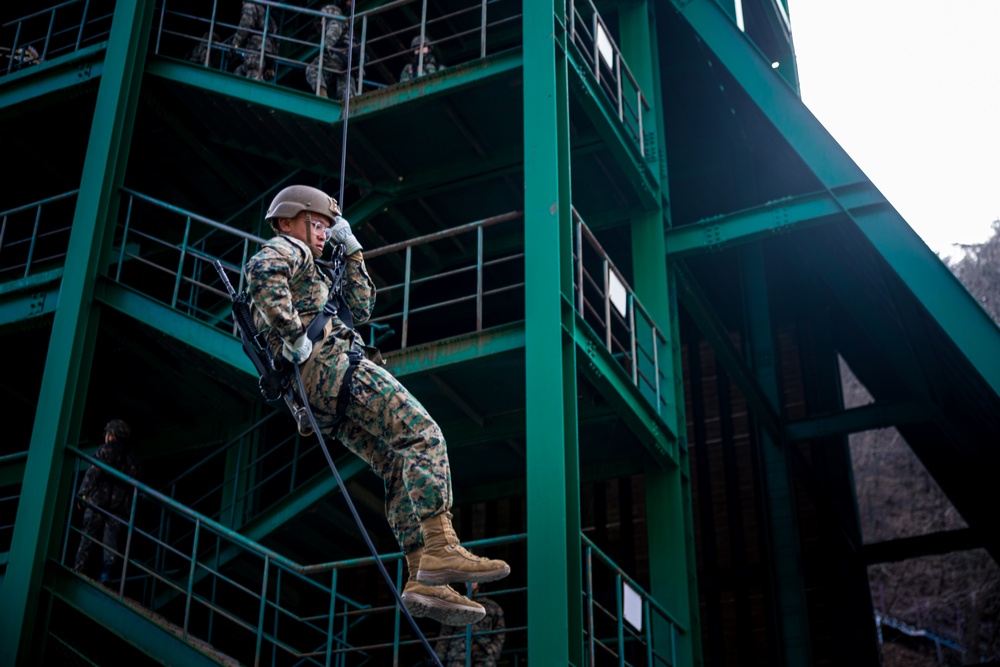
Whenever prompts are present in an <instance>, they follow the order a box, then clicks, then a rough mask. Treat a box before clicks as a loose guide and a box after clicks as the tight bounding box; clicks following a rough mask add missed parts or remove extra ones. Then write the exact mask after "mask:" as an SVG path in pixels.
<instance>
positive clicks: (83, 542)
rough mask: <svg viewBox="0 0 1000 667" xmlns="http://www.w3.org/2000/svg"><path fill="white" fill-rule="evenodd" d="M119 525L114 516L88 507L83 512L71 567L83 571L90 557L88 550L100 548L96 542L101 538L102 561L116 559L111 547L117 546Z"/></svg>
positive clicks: (115, 547)
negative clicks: (78, 538)
mask: <svg viewBox="0 0 1000 667" xmlns="http://www.w3.org/2000/svg"><path fill="white" fill-rule="evenodd" d="M120 527H121V525H120V524H119V523H118V521H116V520H115V519H114V518H112V517H109V516H105V515H104V514H102V513H101V512H99V511H97V510H95V509H92V508H90V507H88V508H87V509H86V511H84V513H83V527H82V529H81V530H82V531H83V534H82V535H80V547H79V548H78V549H77V550H76V561H75V563H74V564H73V569H74V570H76V571H77V572H83V571H84V569H85V568H86V567H87V561H88V559H89V558H90V550H91V549H92V548H94V547H95V546H96V547H97V548H101V545H100V544H99V543H98V542H97V540H98V539H100V540H102V541H103V543H104V544H105V545H107V546H106V547H104V549H103V551H104V562H105V563H113V562H115V561H116V560H117V557H116V556H115V552H114V551H112V549H117V548H118V531H119V528H120Z"/></svg>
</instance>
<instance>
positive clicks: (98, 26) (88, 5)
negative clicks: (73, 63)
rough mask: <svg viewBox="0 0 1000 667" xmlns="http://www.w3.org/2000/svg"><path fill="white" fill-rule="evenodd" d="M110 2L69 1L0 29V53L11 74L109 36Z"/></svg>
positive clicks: (112, 4)
mask: <svg viewBox="0 0 1000 667" xmlns="http://www.w3.org/2000/svg"><path fill="white" fill-rule="evenodd" d="M113 13H114V2H110V1H109V0H102V1H97V0H69V1H68V2H62V3H59V4H57V5H54V6H52V7H49V8H47V9H43V10H41V11H37V12H33V13H31V14H28V15H26V16H22V17H21V18H18V19H15V20H13V21H8V22H7V23H4V24H3V26H0V50H2V51H3V53H4V57H5V58H6V59H7V63H6V64H5V65H4V68H3V72H4V73H5V74H10V73H11V72H13V71H15V70H19V69H23V68H24V67H29V66H31V65H37V64H39V63H42V62H44V61H46V60H52V59H53V58H57V57H59V56H62V55H65V54H67V53H73V52H74V51H78V50H80V49H81V48H83V47H84V46H89V45H91V44H96V43H99V42H103V41H105V40H107V39H108V35H109V34H110V33H111V18H112V16H113Z"/></svg>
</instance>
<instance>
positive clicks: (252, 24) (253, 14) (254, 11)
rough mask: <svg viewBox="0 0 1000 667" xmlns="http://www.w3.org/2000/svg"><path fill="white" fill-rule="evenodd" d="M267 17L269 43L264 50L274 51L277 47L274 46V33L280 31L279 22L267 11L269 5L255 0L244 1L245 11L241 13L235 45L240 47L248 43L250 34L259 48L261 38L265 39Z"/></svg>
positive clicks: (234, 38) (234, 40)
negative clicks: (260, 3) (252, 0)
mask: <svg viewBox="0 0 1000 667" xmlns="http://www.w3.org/2000/svg"><path fill="white" fill-rule="evenodd" d="M265 19H267V42H268V43H267V44H266V45H265V46H264V50H265V51H267V52H268V53H273V52H274V51H275V50H276V49H274V48H273V45H274V40H273V37H272V36H273V35H274V34H275V33H276V32H278V24H277V23H275V21H274V18H273V17H270V16H269V15H268V13H267V7H265V6H264V5H258V4H256V3H254V2H244V3H243V12H242V13H241V14H240V27H239V29H238V30H237V31H236V34H235V35H233V47H234V48H237V49H238V48H240V47H241V46H243V44H245V43H247V37H248V36H249V37H250V39H251V40H254V38H256V39H255V40H254V41H255V42H256V44H255V46H257V47H258V48H259V45H260V40H262V39H264V34H263V33H264V22H265Z"/></svg>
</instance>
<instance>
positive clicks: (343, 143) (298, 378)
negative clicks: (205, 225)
mask: <svg viewBox="0 0 1000 667" xmlns="http://www.w3.org/2000/svg"><path fill="white" fill-rule="evenodd" d="M347 30H348V34H349V37H348V40H347V85H346V86H344V127H343V134H342V135H341V140H340V192H339V197H338V199H337V202H338V203H339V204H340V210H341V211H344V210H346V208H347V207H346V205H345V204H344V182H345V180H346V176H347V123H348V120H349V119H350V109H351V97H352V93H353V92H354V91H353V89H352V88H353V87H352V84H351V68H352V67H353V63H352V60H353V55H354V3H353V2H352V3H351V16H350V19H349V21H348V24H347ZM358 74H359V81H358V83H359V84H360V83H361V81H360V72H359V73H358ZM292 365H293V366H294V367H295V382H296V384H297V385H298V390H299V395H300V396H301V397H302V405H303V407H304V408H305V410H306V415H308V417H309V423H310V425H312V428H313V433H315V434H316V439H317V440H318V441H319V445H320V448H321V449H322V450H323V456H324V457H326V462H327V463H328V464H329V466H330V470H332V471H333V477H334V479H336V480H337V485H338V486H339V487H340V490H341V492H342V493H343V496H344V501H345V502H346V503H347V508H348V509H349V510H350V512H351V516H353V517H354V522H355V523H356V524H357V526H358V530H359V531H360V532H361V536H362V537H363V538H364V540H365V544H367V545H368V551H370V552H371V555H372V558H374V559H375V564H376V565H377V566H378V569H379V572H381V573H382V578H384V579H385V583H386V584H387V585H388V586H389V590H390V591H392V595H393V597H395V598H396V604H397V605H398V606H399V609H400V611H402V613H403V616H405V617H406V620H407V622H408V623H409V624H410V627H412V628H413V631H414V632H416V633H417V637H419V638H420V643H421V644H423V646H424V648H425V649H426V650H427V654H428V655H429V656H430V657H431V659H432V660H433V661H434V664H435V665H437V667H443V665H442V664H441V660H440V659H438V657H437V654H436V653H435V652H434V649H433V648H432V647H431V645H430V642H428V641H427V637H425V636H424V633H423V632H422V631H421V630H420V626H418V625H417V622H416V621H415V620H414V619H413V616H411V615H410V611H409V610H408V609H407V608H406V605H405V604H403V598H402V597H400V595H399V590H398V589H397V588H396V585H395V584H394V583H393V581H392V578H391V577H390V576H389V572H388V571H387V570H386V569H385V564H384V563H383V562H382V559H381V558H379V557H378V552H377V551H376V550H375V545H374V544H372V540H371V537H370V536H369V535H368V531H367V530H366V529H365V526H364V524H363V523H362V522H361V516H360V515H359V514H358V510H357V509H356V508H355V507H354V501H353V500H351V496H350V495H349V494H348V493H347V486H345V485H344V480H343V479H341V477H340V471H339V470H337V464H336V463H334V462H333V457H332V456H330V451H329V450H328V449H327V447H326V441H325V440H324V439H323V435H322V433H320V429H319V425H318V424H317V423H316V418H315V417H314V416H313V413H312V408H311V407H310V405H309V400H308V399H307V398H306V390H305V387H304V386H303V385H302V372H301V371H300V370H299V367H298V365H297V364H294V363H293V364H292ZM409 574H410V573H409V564H407V575H409ZM413 574H414V576H416V573H413Z"/></svg>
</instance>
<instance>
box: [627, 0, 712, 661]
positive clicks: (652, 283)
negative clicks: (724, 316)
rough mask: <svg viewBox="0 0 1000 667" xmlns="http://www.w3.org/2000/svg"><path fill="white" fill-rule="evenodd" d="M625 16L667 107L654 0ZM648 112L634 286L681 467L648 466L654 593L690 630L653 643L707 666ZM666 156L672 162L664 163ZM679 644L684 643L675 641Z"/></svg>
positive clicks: (661, 199) (655, 127)
mask: <svg viewBox="0 0 1000 667" xmlns="http://www.w3.org/2000/svg"><path fill="white" fill-rule="evenodd" d="M618 18H619V34H620V41H621V48H622V55H623V57H624V59H625V61H626V62H628V63H629V65H630V68H631V71H632V75H633V76H634V77H635V79H636V82H637V83H638V85H639V88H641V89H642V90H643V91H644V92H645V94H646V96H647V97H648V99H649V100H650V105H651V106H652V108H653V110H659V109H662V108H663V106H662V98H663V95H662V89H661V87H660V80H661V77H660V71H659V62H660V59H659V55H658V48H657V41H656V32H655V26H656V13H655V6H654V3H653V2H652V0H642V1H639V2H631V3H626V4H624V5H622V6H620V7H619V9H618ZM641 113H642V116H643V128H644V129H646V148H647V151H648V153H649V155H650V156H651V157H652V158H653V159H652V160H651V161H650V162H649V164H648V165H646V166H647V168H648V169H649V170H650V174H651V177H652V180H653V183H654V184H655V185H656V186H657V195H656V197H655V203H654V206H653V209H652V210H651V211H650V212H648V213H638V214H637V215H634V217H633V218H632V222H631V236H632V239H631V240H632V260H633V261H632V264H633V283H634V284H633V288H634V289H635V293H636V295H637V297H638V298H639V300H640V301H641V302H642V303H643V305H644V306H645V307H646V309H647V310H648V311H649V313H650V315H651V316H652V317H653V319H654V320H655V322H656V326H657V328H658V329H659V330H660V331H661V332H662V333H663V334H664V335H665V337H666V339H667V342H666V344H665V345H664V346H663V347H662V348H660V349H658V351H657V363H658V364H659V365H660V367H661V368H663V369H664V372H665V376H666V378H667V386H661V387H660V391H661V393H663V394H664V395H665V396H667V403H668V405H669V406H670V407H669V409H668V410H667V412H666V414H665V415H664V420H663V421H664V423H665V425H666V428H667V429H668V431H669V437H668V439H667V442H666V445H667V447H668V448H669V452H670V460H671V462H672V463H673V464H674V465H672V466H662V464H661V468H660V469H657V468H656V467H655V466H653V465H647V466H646V470H645V484H644V486H645V490H646V491H645V492H646V501H647V502H646V512H647V515H646V533H647V540H648V547H647V548H648V554H649V577H650V592H651V593H652V594H653V597H654V598H655V599H657V600H659V601H660V602H661V603H662V604H663V605H664V607H665V608H666V609H667V610H668V611H669V612H670V613H671V615H672V616H673V617H674V618H676V619H677V620H678V622H679V623H680V624H681V625H682V626H683V627H684V628H685V630H686V632H683V633H679V634H676V635H675V634H673V633H672V632H671V628H670V627H669V625H668V624H667V623H666V621H664V620H663V619H661V618H659V617H658V616H656V617H654V619H653V628H652V631H653V644H654V647H655V648H656V649H657V650H658V651H660V652H663V653H666V651H667V649H668V647H669V648H670V650H671V652H672V653H673V655H674V659H675V664H679V665H688V666H689V665H694V664H696V663H697V664H700V662H701V659H700V657H701V656H700V654H701V651H700V645H699V644H700V640H699V638H698V634H697V625H698V593H697V578H696V574H695V562H696V560H695V552H694V529H693V516H692V515H691V488H690V483H689V480H688V478H687V472H688V457H687V452H686V451H685V450H684V449H682V447H681V442H680V438H679V437H678V435H679V434H680V433H682V432H684V431H686V428H687V426H686V423H685V418H684V393H683V392H684V385H683V379H682V378H681V377H680V374H681V371H680V368H681V367H680V358H681V352H680V332H679V330H678V323H677V320H676V318H674V317H673V308H674V307H675V305H676V304H675V302H674V300H673V299H674V295H673V294H672V292H673V280H674V277H673V274H672V273H671V272H669V271H668V269H667V259H666V243H665V239H664V235H663V232H664V226H665V223H666V222H667V221H669V217H670V211H669V207H668V205H667V203H666V197H665V196H663V194H662V193H661V189H663V190H665V189H666V185H667V173H666V164H665V161H666V136H665V134H664V131H663V114H662V113H656V112H655V111H649V112H647V111H645V110H644V109H642V110H641ZM660 160H663V161H664V164H659V162H660ZM654 459H655V457H654ZM680 564H683V566H679V565H680ZM671 641H674V642H676V645H675V646H670V642H671Z"/></svg>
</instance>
